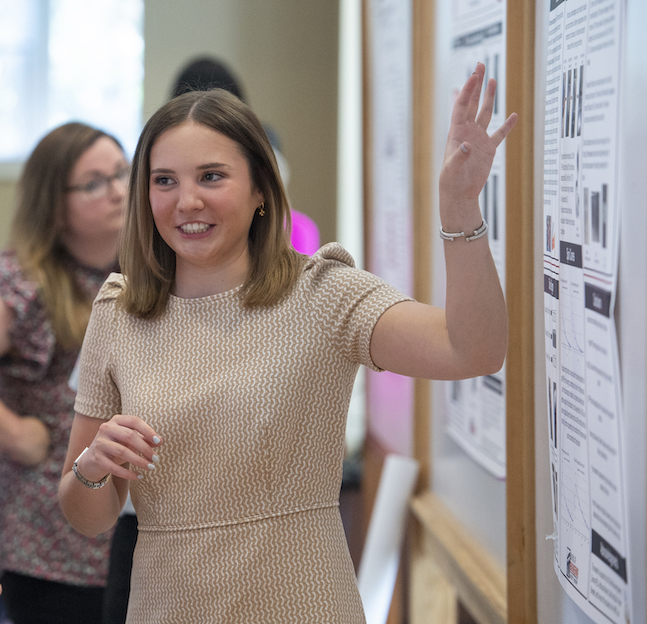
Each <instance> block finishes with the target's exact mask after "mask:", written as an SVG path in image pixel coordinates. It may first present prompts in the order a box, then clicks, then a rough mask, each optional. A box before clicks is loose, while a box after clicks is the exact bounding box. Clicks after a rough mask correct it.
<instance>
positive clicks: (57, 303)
mask: <svg viewBox="0 0 647 624" xmlns="http://www.w3.org/2000/svg"><path fill="white" fill-rule="evenodd" d="M101 137H107V138H109V139H111V140H113V141H114V142H115V144H116V145H117V146H118V147H119V149H120V150H122V151H123V148H122V146H121V144H120V143H119V141H117V139H115V138H114V137H113V136H111V135H109V134H107V133H105V132H103V131H101V130H98V129H97V128H93V127H91V126H88V125H86V124H83V123H78V122H72V123H67V124H64V125H62V126H59V127H58V128H56V129H54V130H52V131H51V132H50V133H49V134H47V135H46V136H45V137H43V139H41V141H40V142H39V143H38V145H37V146H36V147H35V148H34V150H33V152H32V153H31V155H30V156H29V158H28V159H27V162H26V163H25V166H24V168H23V172H22V175H21V177H20V181H19V183H18V192H17V205H16V210H15V212H14V216H13V220H12V224H11V234H10V239H9V240H10V248H11V249H13V250H14V252H15V253H16V256H17V258H18V262H19V263H20V266H21V268H22V269H23V271H24V272H25V274H26V275H27V276H28V277H29V278H30V279H33V280H34V281H36V282H37V283H38V284H39V287H40V296H41V297H42V301H43V303H44V305H45V309H46V311H47V316H48V318H49V320H50V323H51V324H52V328H53V330H54V333H55V335H56V340H57V341H58V342H59V344H61V345H62V346H64V347H79V346H81V343H82V342H83V336H84V334H85V329H86V327H87V324H88V319H89V318H90V311H91V308H92V300H91V299H88V297H87V296H86V295H85V293H84V292H83V291H82V290H81V288H80V287H79V285H78V284H77V283H76V281H75V280H74V277H73V276H72V275H71V274H70V271H69V257H68V254H67V252H66V251H65V248H64V246H63V243H62V233H63V227H64V224H65V212H66V210H67V187H68V184H69V182H70V180H69V178H70V175H71V173H72V170H73V168H74V166H75V165H76V163H77V162H78V160H79V158H81V156H82V155H83V154H84V153H85V152H86V151H87V150H88V149H89V148H90V147H92V145H94V143H95V142H96V141H97V140H98V139H100V138H101Z"/></svg>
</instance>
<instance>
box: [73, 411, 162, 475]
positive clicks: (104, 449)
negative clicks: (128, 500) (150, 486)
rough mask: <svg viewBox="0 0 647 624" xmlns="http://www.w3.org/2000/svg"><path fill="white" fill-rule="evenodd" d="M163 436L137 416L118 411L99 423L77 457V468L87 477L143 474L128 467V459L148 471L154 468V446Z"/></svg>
mask: <svg viewBox="0 0 647 624" xmlns="http://www.w3.org/2000/svg"><path fill="white" fill-rule="evenodd" d="M161 444H162V439H161V438H160V437H159V436H158V435H157V434H156V433H155V431H154V430H153V429H152V427H150V426H149V425H148V424H147V423H145V422H144V421H143V420H142V419H141V418H139V417H138V416H129V415H125V414H117V415H115V416H113V417H112V418H111V419H110V420H108V421H106V422H104V423H102V424H101V426H100V427H99V431H98V432H97V434H96V436H95V437H94V440H93V441H92V444H91V445H90V447H89V448H88V451H87V453H85V454H84V455H83V457H82V458H81V459H80V460H79V464H78V467H79V472H80V473H81V474H82V475H83V476H84V477H85V478H86V479H89V480H90V481H99V480H100V479H101V478H103V477H104V476H105V475H107V474H108V473H111V474H113V475H114V476H116V477H121V478H122V479H128V480H131V481H132V480H134V479H141V478H142V477H143V474H142V473H140V472H136V471H134V470H129V469H128V468H127V467H125V465H124V464H128V463H130V464H131V466H133V467H138V468H141V469H142V470H143V472H144V473H147V472H149V471H151V470H155V465H156V464H157V462H158V460H159V457H158V455H157V452H156V450H157V448H158V447H159V446H160V445H161Z"/></svg>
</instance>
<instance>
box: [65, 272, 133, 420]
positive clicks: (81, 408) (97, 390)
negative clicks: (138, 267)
mask: <svg viewBox="0 0 647 624" xmlns="http://www.w3.org/2000/svg"><path fill="white" fill-rule="evenodd" d="M123 288H124V279H123V276H122V275H121V274H119V273H111V274H110V276H109V277H108V279H107V280H106V281H105V283H104V284H103V286H102V287H101V290H99V293H98V294H97V296H96V298H95V300H94V303H93V304H92V314H91V315H90V321H89V323H88V328H87V330H86V332H85V338H84V340H83V347H82V348H81V356H80V363H79V364H80V372H79V389H78V392H77V395H76V401H75V403H74V411H75V412H77V413H78V414H84V415H85V416H90V417H93V418H101V419H103V420H109V419H110V418H112V417H113V416H114V415H115V414H119V413H121V395H120V393H119V389H118V388H117V385H116V384H115V381H114V378H113V344H114V339H115V335H116V334H115V332H116V331H117V315H118V312H119V310H118V303H117V297H118V296H119V293H120V292H121V291H122V290H123Z"/></svg>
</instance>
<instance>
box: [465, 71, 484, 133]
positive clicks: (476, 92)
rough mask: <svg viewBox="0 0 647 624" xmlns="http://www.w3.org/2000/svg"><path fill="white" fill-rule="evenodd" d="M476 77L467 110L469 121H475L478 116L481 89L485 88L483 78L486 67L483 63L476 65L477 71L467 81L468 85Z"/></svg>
mask: <svg viewBox="0 0 647 624" xmlns="http://www.w3.org/2000/svg"><path fill="white" fill-rule="evenodd" d="M474 76H476V80H475V81H474V84H473V85H470V86H471V93H470V99H469V104H468V108H467V118H468V120H469V121H473V120H474V119H476V115H477V113H478V110H479V101H480V99H481V89H482V87H483V77H484V76H485V65H483V63H478V64H477V65H476V70H475V71H474V73H473V74H472V76H470V78H469V80H468V81H467V84H469V83H470V81H471V80H473V77H474Z"/></svg>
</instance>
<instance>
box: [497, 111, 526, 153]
mask: <svg viewBox="0 0 647 624" xmlns="http://www.w3.org/2000/svg"><path fill="white" fill-rule="evenodd" d="M518 117H519V116H518V115H517V113H512V114H511V115H510V117H508V118H507V119H506V120H505V121H504V122H503V124H502V125H501V127H500V128H499V129H498V130H495V131H494V132H493V133H492V136H491V137H490V138H491V139H492V141H494V144H495V145H496V146H497V147H498V146H499V145H500V144H501V142H502V141H503V139H505V138H506V137H507V136H508V134H510V130H512V128H514V125H515V124H516V123H517V119H518Z"/></svg>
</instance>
